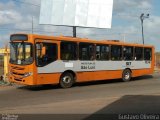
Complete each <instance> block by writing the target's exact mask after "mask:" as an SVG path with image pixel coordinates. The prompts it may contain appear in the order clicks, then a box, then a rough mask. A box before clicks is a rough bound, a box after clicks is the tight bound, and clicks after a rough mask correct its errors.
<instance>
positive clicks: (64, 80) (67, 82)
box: [62, 76, 71, 84]
mask: <svg viewBox="0 0 160 120" xmlns="http://www.w3.org/2000/svg"><path fill="white" fill-rule="evenodd" d="M62 80H63V82H64V83H66V84H69V83H70V82H71V77H70V76H64V77H63V79H62Z"/></svg>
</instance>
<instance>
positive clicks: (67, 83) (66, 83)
mask: <svg viewBox="0 0 160 120" xmlns="http://www.w3.org/2000/svg"><path fill="white" fill-rule="evenodd" d="M73 83H74V77H73V75H72V74H71V73H68V72H67V73H63V74H62V76H61V78H60V86H61V87H62V88H70V87H72V85H73Z"/></svg>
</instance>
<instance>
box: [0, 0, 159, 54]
mask: <svg viewBox="0 0 160 120" xmlns="http://www.w3.org/2000/svg"><path fill="white" fill-rule="evenodd" d="M113 2H114V4H113V14H112V27H111V29H96V28H77V36H78V37H81V38H89V39H95V40H101V39H103V40H104V39H105V40H121V41H125V42H129V43H140V44H141V43H142V32H141V21H140V15H141V14H142V13H144V14H145V15H146V14H150V16H149V18H146V19H144V40H145V41H144V42H145V44H147V45H154V46H155V49H156V51H157V52H160V33H159V30H160V12H159V11H160V7H159V5H160V0H113ZM40 3H41V0H0V47H1V48H2V47H4V46H5V44H7V43H8V42H9V37H10V34H13V33H32V18H33V33H35V34H44V35H55V36H59V35H64V36H72V28H71V27H65V26H53V25H40V24H39V15H40Z"/></svg>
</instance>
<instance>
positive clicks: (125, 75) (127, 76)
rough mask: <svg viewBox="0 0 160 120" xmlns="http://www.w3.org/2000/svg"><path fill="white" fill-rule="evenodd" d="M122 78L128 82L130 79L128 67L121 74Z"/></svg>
mask: <svg viewBox="0 0 160 120" xmlns="http://www.w3.org/2000/svg"><path fill="white" fill-rule="evenodd" d="M122 80H123V81H124V82H128V81H130V80H131V71H130V70H129V69H125V70H124V71H123V74H122Z"/></svg>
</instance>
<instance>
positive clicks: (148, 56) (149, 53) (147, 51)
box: [144, 48, 152, 60]
mask: <svg viewBox="0 0 160 120" xmlns="http://www.w3.org/2000/svg"><path fill="white" fill-rule="evenodd" d="M144 60H152V49H151V48H144Z"/></svg>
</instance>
